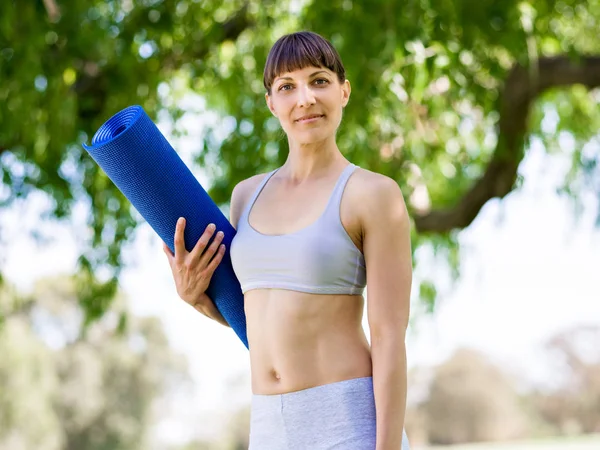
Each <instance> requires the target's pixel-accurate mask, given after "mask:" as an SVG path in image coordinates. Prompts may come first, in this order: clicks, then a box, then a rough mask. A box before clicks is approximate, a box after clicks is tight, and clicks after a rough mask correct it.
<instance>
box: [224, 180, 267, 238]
mask: <svg viewBox="0 0 600 450" xmlns="http://www.w3.org/2000/svg"><path fill="white" fill-rule="evenodd" d="M267 175H268V173H260V174H258V175H254V176H252V177H250V178H246V179H245V180H242V181H240V182H239V183H238V184H236V185H235V187H234V188H233V191H232V192H231V203H230V205H229V211H230V212H229V219H230V222H231V224H232V225H233V227H234V228H237V223H238V220H239V218H240V216H241V215H242V211H243V210H244V208H245V207H246V204H247V203H248V200H250V197H251V196H252V194H253V193H254V191H255V190H256V189H257V188H258V186H259V185H260V183H261V182H262V181H263V180H264V178H265V177H266V176H267Z"/></svg>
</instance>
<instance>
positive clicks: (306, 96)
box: [298, 85, 316, 108]
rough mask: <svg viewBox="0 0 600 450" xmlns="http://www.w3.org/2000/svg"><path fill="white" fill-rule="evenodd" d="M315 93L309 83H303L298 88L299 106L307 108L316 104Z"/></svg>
mask: <svg viewBox="0 0 600 450" xmlns="http://www.w3.org/2000/svg"><path fill="white" fill-rule="evenodd" d="M315 102H316V101H315V95H314V93H313V91H312V89H311V88H310V86H308V85H302V86H300V87H299V88H298V106H299V107H303V108H306V107H308V106H311V105H314V104H315Z"/></svg>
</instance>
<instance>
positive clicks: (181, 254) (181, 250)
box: [174, 217, 187, 265]
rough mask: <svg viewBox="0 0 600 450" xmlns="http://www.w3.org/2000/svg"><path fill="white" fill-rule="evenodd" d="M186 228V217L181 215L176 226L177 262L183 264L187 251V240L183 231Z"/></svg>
mask: <svg viewBox="0 0 600 450" xmlns="http://www.w3.org/2000/svg"><path fill="white" fill-rule="evenodd" d="M184 230H185V219H184V218H183V217H180V218H179V220H177V225H176V226H175V239H174V241H175V245H174V247H175V262H176V263H177V264H178V265H180V264H183V261H184V260H185V254H186V253H187V251H186V249H185V241H184V237H183V236H184V234H183V231H184Z"/></svg>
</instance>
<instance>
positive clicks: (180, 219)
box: [177, 217, 183, 225]
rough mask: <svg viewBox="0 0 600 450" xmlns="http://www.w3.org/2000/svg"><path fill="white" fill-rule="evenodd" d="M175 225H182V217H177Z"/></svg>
mask: <svg viewBox="0 0 600 450" xmlns="http://www.w3.org/2000/svg"><path fill="white" fill-rule="evenodd" d="M177 225H183V217H180V218H179V219H177Z"/></svg>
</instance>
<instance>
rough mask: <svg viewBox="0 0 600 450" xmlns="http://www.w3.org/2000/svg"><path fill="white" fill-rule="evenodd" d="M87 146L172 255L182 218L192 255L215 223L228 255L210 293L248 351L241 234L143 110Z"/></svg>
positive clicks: (132, 111) (110, 123) (113, 122)
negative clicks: (236, 265) (236, 244)
mask: <svg viewBox="0 0 600 450" xmlns="http://www.w3.org/2000/svg"><path fill="white" fill-rule="evenodd" d="M83 147H84V149H85V150H87V152H88V153H89V154H90V155H91V157H92V158H93V159H94V161H96V163H97V164H98V165H99V166H100V167H101V168H102V170H104V172H106V174H107V175H108V177H109V178H110V179H111V181H112V182H113V183H114V184H115V185H116V186H117V188H119V190H120V191H121V192H122V193H123V195H125V197H126V198H127V199H128V200H129V201H130V202H131V204H132V205H133V206H134V207H135V208H136V209H137V210H138V211H139V213H140V214H141V215H142V217H143V218H144V219H145V220H146V221H147V222H148V223H149V224H150V226H151V227H152V228H153V229H154V231H156V233H157V234H158V235H159V236H160V238H161V239H162V240H163V241H164V242H165V243H166V244H167V245H168V246H169V248H170V249H171V251H174V245H173V240H174V233H175V224H176V222H177V219H178V218H179V217H185V219H186V226H185V233H184V236H185V246H186V248H187V249H188V251H190V250H191V249H192V248H193V247H194V245H195V244H196V242H197V241H198V239H199V238H200V236H201V235H202V233H203V232H204V230H205V228H206V227H207V225H208V224H209V223H214V224H215V225H216V226H217V230H220V231H223V232H224V233H225V236H224V238H223V243H224V244H225V246H226V247H225V249H226V250H225V255H224V257H223V260H222V261H221V263H220V264H219V266H218V267H217V269H216V270H215V273H214V274H213V277H212V279H211V282H210V286H209V287H208V290H207V291H206V293H207V294H208V296H209V297H210V298H211V299H212V300H213V301H214V303H215V306H216V307H217V309H218V310H219V312H220V313H221V314H222V315H223V317H224V318H225V320H227V323H229V325H230V326H231V328H232V329H233V331H235V333H236V334H237V335H238V337H239V338H240V339H241V340H242V342H243V343H244V345H245V346H246V348H248V339H247V336H246V316H245V314H244V297H243V294H242V290H241V287H240V283H239V281H238V279H237V277H236V276H235V273H234V271H233V267H232V265H231V258H230V254H229V248H230V246H231V240H232V239H233V236H234V235H235V229H234V228H233V226H232V225H231V224H230V223H229V221H228V220H227V218H226V217H225V216H224V215H223V213H222V212H221V210H220V209H219V208H218V207H217V205H216V204H215V203H214V202H213V200H212V199H211V198H210V196H209V195H208V194H207V193H206V191H205V190H204V188H203V187H202V186H201V185H200V183H199V182H198V181H197V180H196V178H195V177H194V176H193V175H192V172H191V171H190V170H189V169H188V167H187V166H186V165H185V163H184V162H183V161H182V160H181V158H180V157H179V155H178V154H177V153H176V152H175V150H174V149H173V147H171V145H170V144H169V143H168V142H167V140H166V138H165V137H164V136H163V135H162V134H161V132H160V131H159V129H158V128H157V127H156V125H155V124H154V122H152V120H151V119H150V117H148V115H147V114H146V112H145V111H144V110H143V109H142V107H141V106H130V107H128V108H126V109H124V110H122V111H120V112H118V113H117V114H115V115H114V116H112V117H111V118H110V119H108V120H107V121H106V122H105V123H104V124H103V125H102V126H101V127H100V128H99V129H98V131H97V132H96V134H95V135H94V137H93V138H92V145H90V146H88V145H85V144H84V145H83Z"/></svg>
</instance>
